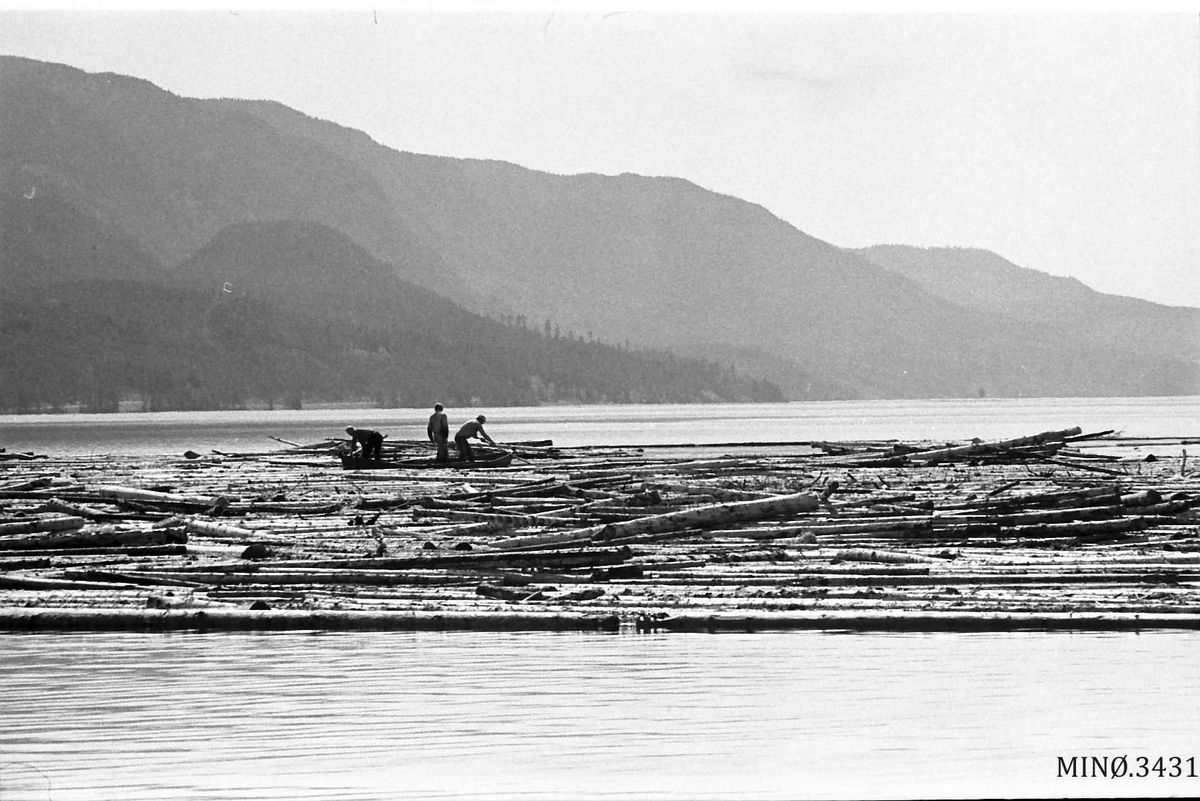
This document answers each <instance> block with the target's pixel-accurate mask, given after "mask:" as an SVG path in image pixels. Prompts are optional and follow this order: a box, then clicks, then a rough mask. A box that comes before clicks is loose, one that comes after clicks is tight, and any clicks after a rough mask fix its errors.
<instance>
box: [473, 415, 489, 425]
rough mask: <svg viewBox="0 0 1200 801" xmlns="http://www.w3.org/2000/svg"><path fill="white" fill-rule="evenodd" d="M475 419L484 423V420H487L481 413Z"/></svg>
mask: <svg viewBox="0 0 1200 801" xmlns="http://www.w3.org/2000/svg"><path fill="white" fill-rule="evenodd" d="M475 419H476V420H478V421H479V422H481V423H486V422H487V418H486V417H484V416H483V415H482V414H481V415H479V416H478V417H476V418H475Z"/></svg>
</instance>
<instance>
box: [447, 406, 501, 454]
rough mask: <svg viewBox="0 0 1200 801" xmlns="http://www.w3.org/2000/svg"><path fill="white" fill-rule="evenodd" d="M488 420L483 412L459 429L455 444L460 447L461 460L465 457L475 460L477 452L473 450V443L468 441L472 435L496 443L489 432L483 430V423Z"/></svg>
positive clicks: (455, 436)
mask: <svg viewBox="0 0 1200 801" xmlns="http://www.w3.org/2000/svg"><path fill="white" fill-rule="evenodd" d="M486 422H487V418H486V417H484V416H483V415H482V414H481V415H479V416H478V417H476V418H475V419H474V420H472V421H471V422H469V423H467V424H466V425H464V426H463V427H462V428H460V429H458V433H457V434H455V435H454V445H455V447H456V448H458V458H459V460H460V461H461V460H463V459H465V460H466V461H468V462H473V461H475V452H474V451H472V450H471V443H470V442H468V440H469V439H471V437H479V438H480V439H482V440H485V441H486V442H488V443H490V444H492V445H495V444H496V443H495V442H494V441H493V440H492V438H491V437H489V436H488V435H487V432H486V431H484V430H483V424H484V423H486Z"/></svg>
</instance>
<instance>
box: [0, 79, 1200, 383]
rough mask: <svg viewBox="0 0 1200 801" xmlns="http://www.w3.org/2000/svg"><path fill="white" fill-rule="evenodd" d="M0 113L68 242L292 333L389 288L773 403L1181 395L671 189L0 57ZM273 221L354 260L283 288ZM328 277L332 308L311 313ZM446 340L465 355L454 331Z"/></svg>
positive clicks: (1072, 331) (1171, 365) (7, 187)
mask: <svg viewBox="0 0 1200 801" xmlns="http://www.w3.org/2000/svg"><path fill="white" fill-rule="evenodd" d="M0 108H3V109H4V110H6V111H9V110H11V111H12V112H13V113H11V114H9V113H6V114H3V115H0V155H2V156H3V161H0V164H3V165H7V166H6V167H0V169H2V170H3V172H2V173H0V190H2V192H0V193H2V194H4V195H5V196H6V197H9V196H14V195H16V194H17V193H21V194H22V195H24V194H27V193H29V192H30V191H31V189H32V188H33V187H35V186H37V187H40V188H39V189H38V191H39V193H44V194H45V196H47V197H52V198H56V199H58V200H59V201H60V202H62V203H64V204H66V205H67V206H68V207H69V208H71V209H75V210H77V219H78V221H79V224H81V225H82V224H84V221H87V220H93V221H97V222H98V224H100V225H101V226H102V227H103V230H104V231H107V232H109V234H106V235H109V236H111V237H117V236H118V235H119V236H120V237H125V238H126V239H127V240H128V242H129V243H130V245H129V247H131V248H133V250H140V251H141V252H144V253H146V254H149V255H150V256H152V257H154V259H156V260H157V262H158V263H159V264H161V265H162V272H163V274H164V275H165V276H166V279H165V280H171V281H174V280H185V281H186V280H187V276H188V274H189V273H193V274H194V275H195V276H196V277H197V278H200V277H203V279H204V280H206V281H208V282H210V283H209V284H207V285H206V286H208V287H209V288H210V289H211V288H212V286H216V285H217V284H216V282H217V281H220V286H222V287H223V286H224V284H225V283H226V282H228V283H229V284H231V289H232V293H233V294H235V295H236V293H237V292H239V291H243V290H244V289H245V288H246V287H254V293H255V294H254V297H262V298H264V299H265V302H269V303H271V304H275V305H277V306H279V307H280V308H287V309H289V310H291V311H292V312H295V313H299V314H305V315H326V316H327V315H328V314H331V313H333V312H331V311H330V310H333V309H336V310H337V311H336V314H337V315H338V320H344V319H345V316H346V315H354V319H353V323H352V324H353V325H355V326H363V325H371V326H377V325H378V323H377V322H374V321H378V320H380V319H382V317H383V316H386V315H387V314H391V313H392V312H391V311H388V310H389V309H390V308H391V307H388V306H387V305H386V304H387V302H390V301H386V300H385V299H380V298H379V297H377V296H376V295H375V294H374V292H376V291H378V292H380V293H382V294H383V295H384V296H387V295H388V294H389V293H396V295H397V297H396V298H395V299H394V300H395V302H397V303H399V304H400V306H399V307H397V310H396V311H395V314H396V315H399V316H403V315H405V314H408V313H409V312H408V311H405V309H407V308H409V307H408V306H406V305H405V304H410V305H411V301H409V300H405V298H410V299H411V298H415V297H417V296H418V295H417V293H416V292H415V290H414V289H413V288H412V287H411V286H410V285H405V286H406V288H405V289H403V290H401V289H398V288H397V287H399V286H400V285H398V284H388V283H386V282H384V281H383V279H382V275H381V273H382V272H387V273H389V274H390V275H391V276H392V277H394V278H396V279H398V280H399V279H402V280H404V281H407V282H411V284H415V285H417V286H420V287H422V288H423V289H424V290H426V291H430V292H433V293H436V294H437V295H439V296H441V297H442V298H446V299H449V300H451V301H453V302H454V303H456V304H459V305H461V306H463V307H465V308H467V309H469V310H471V311H473V312H476V313H478V314H482V315H487V316H490V317H493V318H501V319H513V318H524V319H526V320H530V321H534V323H533V324H535V325H538V326H540V327H541V328H542V329H543V330H542V331H541V333H540V334H539V335H541V336H545V331H544V327H545V323H546V322H547V321H549V322H550V325H551V336H550V337H549V339H550V340H553V339H554V337H553V334H552V332H553V330H554V327H555V326H557V327H559V330H560V332H561V333H562V335H568V332H573V333H574V334H575V335H576V336H577V337H580V338H582V339H584V340H585V341H587V340H589V339H590V340H605V341H608V342H614V343H622V344H623V343H625V342H628V343H629V346H630V348H631V349H638V348H670V349H671V350H672V351H673V352H676V353H679V354H683V355H688V356H700V357H704V358H706V359H719V360H722V361H725V362H726V363H735V364H737V365H738V369H739V372H742V373H745V374H749V375H754V376H757V377H759V378H764V379H769V380H770V381H771V382H772V383H774V384H776V385H778V386H780V387H781V388H782V389H783V390H784V392H785V393H786V394H787V396H788V397H791V398H831V397H951V396H974V395H977V394H980V393H983V394H988V395H1010V396H1012V395H1027V396H1032V395H1050V396H1053V395H1131V394H1132V395H1164V394H1180V393H1198V392H1200V359H1198V358H1197V357H1196V356H1195V354H1194V353H1189V352H1186V351H1185V350H1183V349H1181V348H1157V347H1155V348H1145V347H1142V346H1141V344H1140V342H1139V341H1138V340H1131V341H1128V342H1119V341H1116V340H1110V339H1106V340H1102V341H1101V340H1096V339H1095V338H1094V335H1093V333H1092V332H1091V330H1090V329H1088V330H1085V328H1084V327H1083V326H1078V327H1076V328H1072V327H1071V326H1059V327H1055V326H1050V325H1045V324H1041V323H1039V324H1031V321H1030V320H1029V319H1028V318H1026V317H1022V316H1020V315H1017V314H1014V313H1012V311H1011V309H1009V308H1006V307H1003V306H991V307H986V306H981V305H971V304H970V303H968V302H967V300H966V299H963V298H959V297H954V296H952V295H951V294H950V293H948V292H946V291H941V290H938V289H937V288H936V287H935V286H932V285H931V284H929V283H928V282H926V281H923V280H918V279H917V278H915V277H914V276H910V275H906V274H902V273H901V272H899V271H897V270H896V269H895V268H894V267H892V266H886V267H885V266H881V264H879V263H877V261H876V258H878V254H874V255H872V254H865V253H862V252H855V251H851V250H846V249H842V248H838V247H835V246H834V245H831V244H829V243H826V242H822V241H820V240H818V239H815V238H813V237H811V236H808V235H807V234H805V233H803V232H802V231H799V230H797V229H796V228H795V227H793V226H791V225H789V224H787V223H785V222H783V221H782V220H780V219H778V218H777V217H775V216H774V215H772V214H771V213H770V212H769V211H767V210H766V209H764V208H762V207H760V206H756V205H754V204H751V203H747V202H745V201H743V200H740V199H737V198H733V197H729V196H724V195H719V194H716V193H713V192H710V191H708V190H705V189H703V188H701V187H698V186H696V185H694V184H691V183H689V182H687V181H683V180H679V179H674V178H650V177H642V176H636V175H620V176H600V175H576V176H559V175H550V174H546V173H540V172H536V171H533V170H528V169H524V168H521V167H518V166H515V165H512V164H505V163H501V162H492V161H474V160H462V159H451V158H441V157H432V156H422V155H418V154H412V153H402V152H398V151H395V150H392V149H389V148H386V147H383V146H382V145H379V144H378V143H376V142H374V141H373V140H371V139H370V138H369V137H368V136H367V135H365V134H364V133H362V132H359V131H354V130H351V129H348V128H344V127H342V126H339V125H336V124H334V123H330V122H323V121H319V120H315V119H312V118H310V117H307V116H305V115H303V114H301V113H299V112H296V111H294V110H292V109H288V108H287V107H285V106H282V105H280V104H278V103H273V102H267V101H240V100H213V101H201V100H190V99H186V98H181V97H178V96H175V95H172V94H170V93H168V92H164V91H161V90H159V89H157V88H155V87H154V86H152V85H151V84H148V83H146V82H145V81H139V80H136V79H131V78H125V77H121V76H116V75H89V74H87V73H83V72H81V71H79V70H74V69H72V68H69V67H65V66H61V65H48V64H41V63H38V62H34V61H29V60H26V59H14V58H5V57H0ZM284 222H290V223H298V224H305V225H307V224H317V225H320V226H324V228H325V229H328V230H332V231H337V232H338V233H339V234H340V235H341V236H343V237H345V238H346V239H347V240H348V241H352V242H353V243H354V244H355V245H356V246H357V247H359V248H360V249H361V251H362V253H363V254H365V255H366V256H369V257H370V259H372V260H373V261H372V262H370V263H369V264H368V263H367V262H364V261H356V260H355V259H358V258H359V257H358V256H354V257H353V258H349V259H347V258H343V257H341V256H336V257H335V256H333V255H328V254H327V255H326V256H322V257H321V258H319V259H315V260H314V261H313V264H314V265H320V266H319V268H317V267H314V268H313V270H311V271H308V272H305V271H304V270H301V271H298V272H297V271H295V269H294V267H293V266H291V265H294V264H296V263H298V262H302V261H303V259H302V258H300V255H302V254H298V253H297V252H296V251H294V250H292V251H286V253H288V254H289V255H288V256H287V258H285V259H280V260H278V263H275V262H274V261H273V260H272V256H271V254H272V253H282V252H284V251H281V250H280V248H283V247H284V245H283V244H282V243H280V242H278V241H276V240H275V239H274V234H273V233H272V230H273V229H271V228H270V227H269V226H266V227H264V226H265V224H273V223H284ZM247 226H249V227H247ZM312 230H313V231H315V230H317V229H312ZM315 236H316V239H315V240H314V241H313V246H314V247H318V248H320V247H326V246H329V247H333V248H334V251H333V253H337V252H341V250H340V249H342V248H343V247H344V246H343V245H342V244H337V245H331V244H330V240H329V239H328V236H327V235H326V234H316V235H315ZM77 238H78V239H80V240H83V241H85V240H86V239H87V238H88V237H87V236H80V237H77ZM117 241H118V240H117V239H116V238H114V239H112V243H111V245H110V250H112V251H113V253H114V255H113V256H112V258H111V259H109V260H108V261H110V262H111V261H114V260H121V261H122V263H123V264H126V265H127V267H122V268H120V269H116V268H114V266H113V265H112V264H111V263H110V264H107V265H106V266H105V267H104V268H103V270H107V272H106V273H105V272H103V271H102V270H101V268H100V267H98V266H97V265H94V264H91V265H89V264H88V263H87V261H86V260H85V259H81V258H75V257H67V256H64V257H63V258H70V259H71V270H72V271H74V274H76V275H77V276H78V277H80V278H94V277H102V276H103V277H121V276H125V275H127V274H130V271H132V273H137V272H138V271H139V270H142V268H140V267H137V266H136V265H135V263H134V262H135V261H136V259H135V258H134V257H133V256H132V255H130V256H119V255H116V254H117V249H118V246H117ZM287 247H300V248H302V247H304V245H303V243H302V242H300V241H295V242H292V243H291V244H290V245H287ZM256 248H257V249H256ZM131 252H132V251H131ZM869 256H870V257H869ZM381 265H382V267H381ZM218 267H219V269H218ZM362 270H367V271H368V272H370V275H367V274H365V273H364V274H362V276H360V272H361V271H362ZM206 271H207V272H206ZM230 276H232V278H231V277H230ZM356 276H359V277H362V278H363V280H364V281H366V283H359V280H358V278H356ZM137 280H141V279H137ZM326 281H328V282H329V283H331V284H335V285H341V286H343V287H344V288H346V289H347V292H349V294H345V295H335V296H331V295H328V294H320V293H324V292H325V291H326V289H327V288H326V287H325V286H324V283H325V282H326ZM256 282H257V283H256ZM187 285H188V286H193V287H196V286H198V285H196V284H187ZM368 285H370V286H373V287H376V288H377V289H376V290H372V292H370V293H367V294H365V295H364V294H362V287H364V286H368ZM356 292H357V293H359V294H354V293H356ZM225 294H230V293H225ZM318 297H319V298H321V300H320V301H319V302H318V301H317V300H315V299H316V298H318ZM433 302H434V301H432V300H429V301H422V302H421V303H433ZM339 304H340V305H339ZM417 305H420V303H418V304H417ZM372 308H378V311H375V312H370V311H368V310H369V309H372ZM439 319H440V318H439ZM1139 319H1144V320H1145V321H1146V322H1145V324H1146V325H1147V326H1150V327H1157V328H1161V329H1162V330H1163V334H1162V336H1163V337H1167V338H1170V337H1175V338H1176V339H1175V340H1174V341H1178V342H1182V341H1185V340H1186V338H1187V337H1188V336H1189V334H1190V333H1191V330H1190V328H1188V325H1189V320H1188V319H1183V318H1180V317H1178V316H1177V315H1175V313H1174V312H1172V311H1169V310H1167V309H1166V307H1161V306H1155V305H1154V304H1146V310H1145V317H1144V318H1139ZM538 321H540V322H538ZM426 325H429V326H433V325H435V323H433V322H428V323H427V324H426ZM1168 329H1170V330H1169V331H1168ZM372 330H377V329H372ZM378 330H382V329H378ZM442 331H443V332H444V333H443V334H442V335H441V336H444V337H447V338H449V340H457V341H456V342H455V344H456V345H457V346H460V347H463V348H469V347H470V345H471V342H472V340H471V335H466V334H464V333H463V329H459V328H456V327H455V326H449V327H448V328H443V329H442ZM568 341H569V338H568ZM447 344H449V341H448V342H447ZM631 369H632V368H631ZM616 378H617V377H614V380H615V379H616ZM489 380H491V379H489ZM608 394H609V395H612V396H616V397H620V396H621V393H620V392H611V393H608Z"/></svg>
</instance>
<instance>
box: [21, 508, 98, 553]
mask: <svg viewBox="0 0 1200 801" xmlns="http://www.w3.org/2000/svg"><path fill="white" fill-rule="evenodd" d="M86 523H87V521H86V520H84V519H83V518H82V517H75V516H73V515H54V516H51V517H38V518H34V519H32V520H19V521H16V522H12V523H0V537H9V536H14V535H19V534H33V533H35V532H40V531H70V530H73V529H78V528H83V526H84V524H86ZM0 547H3V545H0Z"/></svg>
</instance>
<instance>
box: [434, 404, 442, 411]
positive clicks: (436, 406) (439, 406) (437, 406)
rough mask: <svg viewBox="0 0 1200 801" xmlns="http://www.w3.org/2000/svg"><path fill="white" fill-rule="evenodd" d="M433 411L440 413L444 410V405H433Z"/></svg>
mask: <svg viewBox="0 0 1200 801" xmlns="http://www.w3.org/2000/svg"><path fill="white" fill-rule="evenodd" d="M433 410H434V411H435V412H440V411H441V410H442V404H440V403H435V404H433Z"/></svg>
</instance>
